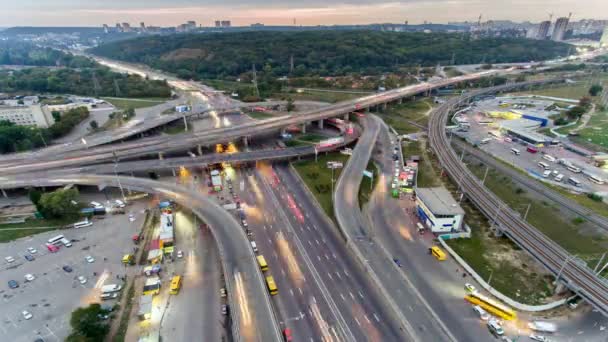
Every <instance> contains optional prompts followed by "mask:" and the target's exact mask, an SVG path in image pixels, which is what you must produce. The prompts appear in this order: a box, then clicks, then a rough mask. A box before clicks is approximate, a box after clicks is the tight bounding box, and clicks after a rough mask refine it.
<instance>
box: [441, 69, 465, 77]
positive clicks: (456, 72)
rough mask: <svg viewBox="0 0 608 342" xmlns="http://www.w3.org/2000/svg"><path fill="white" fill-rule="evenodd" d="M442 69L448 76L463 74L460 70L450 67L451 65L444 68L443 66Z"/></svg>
mask: <svg viewBox="0 0 608 342" xmlns="http://www.w3.org/2000/svg"><path fill="white" fill-rule="evenodd" d="M443 71H444V72H445V74H446V75H447V76H448V77H457V76H462V75H463V73H462V72H461V71H459V70H458V69H456V68H452V67H445V68H443Z"/></svg>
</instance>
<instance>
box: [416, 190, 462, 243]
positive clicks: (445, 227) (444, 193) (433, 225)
mask: <svg viewBox="0 0 608 342" xmlns="http://www.w3.org/2000/svg"><path fill="white" fill-rule="evenodd" d="M416 213H417V215H418V217H419V218H420V221H422V223H423V224H424V225H426V226H427V227H428V228H429V229H430V230H431V232H433V233H449V232H455V231H458V230H460V227H461V226H462V221H463V219H464V210H463V209H462V208H461V207H460V205H459V204H458V202H456V200H454V198H453V197H452V195H451V194H450V192H449V191H448V190H447V189H446V188H444V187H437V188H417V189H416Z"/></svg>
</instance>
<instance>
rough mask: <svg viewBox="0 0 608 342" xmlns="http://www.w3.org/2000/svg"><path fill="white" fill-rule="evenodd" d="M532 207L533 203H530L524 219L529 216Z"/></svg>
mask: <svg viewBox="0 0 608 342" xmlns="http://www.w3.org/2000/svg"><path fill="white" fill-rule="evenodd" d="M531 207H532V203H528V208H526V213H525V214H524V221H525V220H526V218H527V217H528V213H529V212H530V208H531Z"/></svg>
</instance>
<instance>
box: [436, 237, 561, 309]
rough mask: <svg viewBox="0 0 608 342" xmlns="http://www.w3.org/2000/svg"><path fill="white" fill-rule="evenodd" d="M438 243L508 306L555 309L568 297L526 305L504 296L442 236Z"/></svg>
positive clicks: (480, 283) (482, 285)
mask: <svg viewBox="0 0 608 342" xmlns="http://www.w3.org/2000/svg"><path fill="white" fill-rule="evenodd" d="M439 243H440V244H441V246H442V247H443V248H445V249H446V250H447V251H448V253H450V255H451V256H452V257H453V258H454V260H456V262H457V263H459V264H460V266H462V268H464V269H465V270H466V271H467V272H468V273H469V274H470V275H471V276H472V277H473V279H475V280H476V281H477V282H478V283H479V285H481V287H483V288H484V289H485V290H486V291H488V292H489V293H490V294H492V296H494V297H496V298H498V299H500V300H501V301H503V302H504V303H506V304H508V305H509V306H511V307H513V308H515V309H517V310H520V311H527V312H542V311H547V310H551V309H555V308H557V307H559V306H562V305H564V304H565V303H566V302H567V301H568V299H567V298H565V299H560V300H557V301H555V302H551V303H547V304H542V305H528V304H523V303H520V302H518V301H516V300H513V299H511V298H509V297H507V296H505V295H504V294H502V293H500V292H499V291H498V290H496V289H494V288H493V287H491V286H490V284H488V283H487V282H486V281H485V280H484V279H483V278H482V277H481V276H480V275H479V274H477V272H475V270H473V268H471V266H469V264H467V262H466V261H464V260H463V259H462V258H461V257H460V255H458V253H456V252H455V251H454V250H453V249H452V248H451V247H450V246H448V244H447V243H446V242H445V241H444V239H443V238H441V239H439Z"/></svg>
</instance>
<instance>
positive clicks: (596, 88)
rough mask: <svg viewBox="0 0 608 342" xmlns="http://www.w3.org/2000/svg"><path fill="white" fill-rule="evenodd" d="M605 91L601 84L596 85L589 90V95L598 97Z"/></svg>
mask: <svg viewBox="0 0 608 342" xmlns="http://www.w3.org/2000/svg"><path fill="white" fill-rule="evenodd" d="M603 90H604V87H602V85H601V84H594V85H592V86H591V87H590V88H589V95H591V96H597V95H598V94H599V93H601V92H602V91H603Z"/></svg>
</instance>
